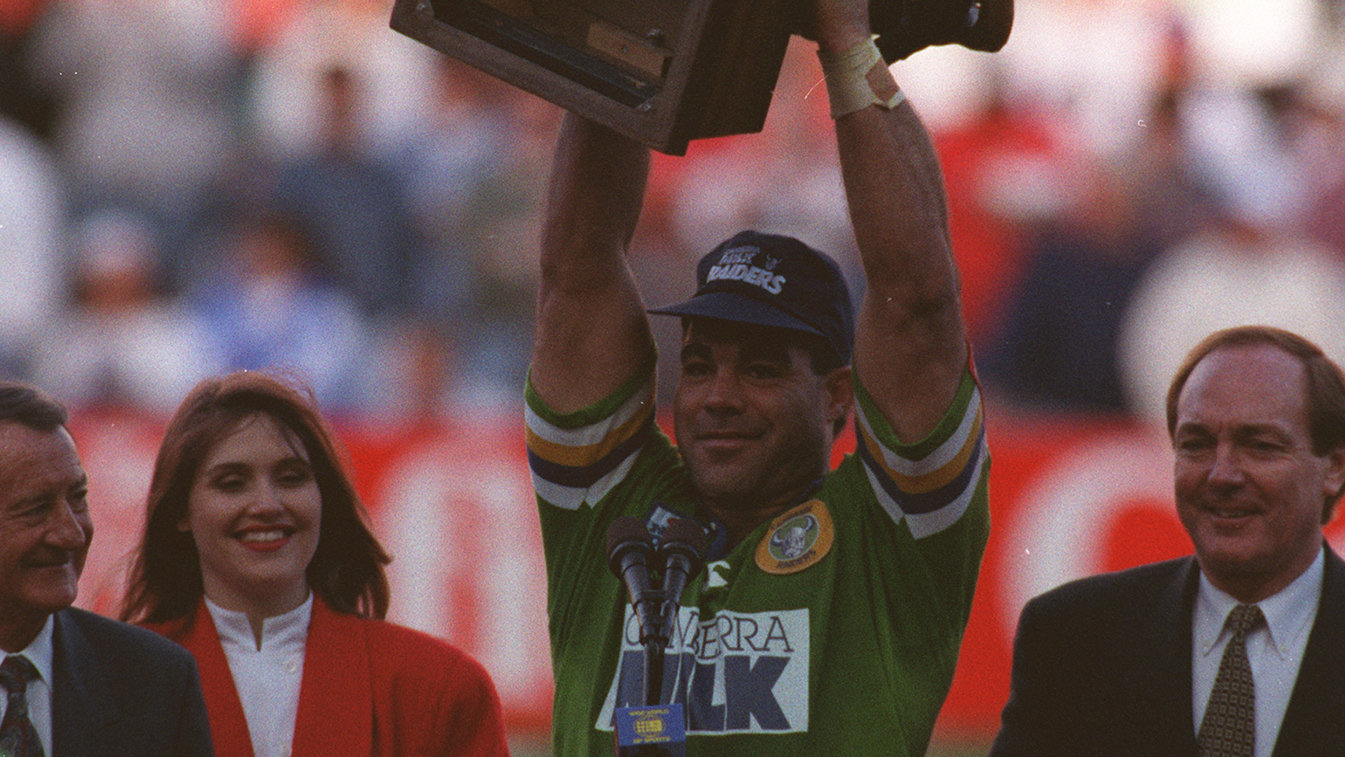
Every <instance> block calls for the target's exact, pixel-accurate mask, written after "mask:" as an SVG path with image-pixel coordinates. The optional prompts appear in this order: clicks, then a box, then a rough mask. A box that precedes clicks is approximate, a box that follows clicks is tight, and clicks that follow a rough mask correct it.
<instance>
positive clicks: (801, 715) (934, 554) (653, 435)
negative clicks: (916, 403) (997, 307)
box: [526, 371, 989, 757]
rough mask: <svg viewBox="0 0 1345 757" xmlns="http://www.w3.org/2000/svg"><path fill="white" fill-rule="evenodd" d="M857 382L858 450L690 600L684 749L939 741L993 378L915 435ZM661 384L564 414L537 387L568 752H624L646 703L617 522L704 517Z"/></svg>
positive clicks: (552, 616)
mask: <svg viewBox="0 0 1345 757" xmlns="http://www.w3.org/2000/svg"><path fill="white" fill-rule="evenodd" d="M855 389H856V400H857V402H856V427H857V428H856V434H857V438H858V444H857V448H856V452H855V453H854V454H851V455H847V456H846V458H845V459H844V461H843V462H842V463H841V464H840V465H839V466H838V467H837V468H836V469H835V470H834V471H832V472H831V473H830V474H828V475H827V476H826V478H825V479H824V480H823V482H822V484H821V486H820V488H818V489H817V490H815V491H814V492H812V493H811V494H810V495H809V497H808V499H807V501H805V502H801V503H799V504H798V505H797V506H795V507H793V508H791V509H790V510H788V511H786V512H785V513H783V514H782V515H781V516H780V517H778V518H776V519H775V520H774V521H772V522H771V523H768V524H763V525H761V526H760V527H759V528H757V530H756V531H755V532H753V533H752V534H751V535H750V536H748V537H747V538H746V539H744V540H743V541H742V542H741V543H740V544H738V545H736V546H733V547H732V549H730V550H728V551H727V553H726V554H722V555H712V556H711V557H712V559H711V561H710V562H709V563H708V564H707V566H706V570H705V571H704V572H702V573H701V575H700V576H699V577H698V578H697V579H696V580H695V581H693V582H692V583H691V584H690V585H688V586H687V588H686V590H685V592H684V593H683V597H682V610H681V615H680V617H679V618H678V623H677V632H676V634H675V638H674V639H673V640H671V641H670V643H669V647H668V651H667V654H666V659H665V668H664V676H663V690H664V697H663V701H677V702H682V703H683V704H684V712H685V714H686V718H687V724H686V726H687V755H689V756H695V755H707V754H731V755H745V756H747V757H751V756H753V755H761V756H762V757H781V755H791V754H796V755H813V754H824V753H825V752H824V751H823V750H830V752H831V753H832V754H836V755H847V756H848V755H911V756H915V755H923V754H924V753H925V750H926V747H927V745H928V742H929V737H930V732H931V731H932V729H933V726H934V721H935V718H936V717H937V715H938V712H939V708H940V706H941V705H942V703H943V700H944V698H945V697H946V696H947V693H948V687H949V685H950V683H951V680H952V676H953V670H954V667H955V665H956V662H957V654H958V647H959V645H960V643H961V639H962V632H963V629H964V628H965V626H966V622H967V616H968V613H969V611H970V608H971V600H972V593H973V590H974V588H975V583H976V574H977V570H978V568H979V565H980V560H981V555H982V553H983V551H984V548H985V542H986V537H987V535H988V532H989V510H988V507H987V502H986V500H987V495H986V479H987V477H988V474H989V454H988V450H987V447H986V440H985V430H984V419H983V416H982V409H981V398H980V391H979V389H978V387H977V385H976V382H975V379H974V377H973V376H972V374H971V372H970V371H968V372H967V373H966V374H965V376H964V378H963V380H962V384H961V386H960V388H959V390H958V393H957V397H956V399H955V400H954V402H953V404H952V407H950V408H949V410H948V412H947V413H946V415H945V416H944V418H943V420H942V421H941V422H940V424H939V426H938V428H937V429H935V431H934V432H933V433H932V434H931V435H930V436H929V437H928V438H927V439H925V440H923V441H921V442H919V443H916V444H911V445H902V444H899V443H898V442H897V439H896V436H895V434H894V433H893V432H892V430H891V428H890V427H889V426H888V424H887V422H886V421H885V420H884V419H883V417H882V416H881V414H880V413H879V412H878V411H877V408H876V406H875V405H874V403H873V401H872V399H871V398H870V397H869V396H868V394H867V393H866V392H865V391H864V388H863V386H862V384H861V382H860V381H859V379H858V377H856V380H855ZM653 390H654V384H653V375H652V371H651V372H649V373H646V374H644V375H641V376H640V377H638V378H637V379H635V380H633V381H631V382H630V383H629V384H627V385H626V386H623V387H621V388H620V389H619V390H618V391H617V392H615V393H614V394H613V395H612V396H611V397H609V398H607V399H606V400H604V401H603V402H600V403H598V404H597V405H595V406H593V407H591V408H588V409H586V410H583V411H580V412H577V413H572V414H567V415H562V414H558V413H555V412H553V411H551V410H550V409H548V408H547V407H545V406H544V405H543V404H542V403H541V401H540V400H539V399H538V397H537V395H536V393H535V392H534V391H533V390H532V388H531V386H529V387H528V389H527V406H526V414H527V438H528V458H529V464H530V466H531V469H532V477H533V483H534V486H535V488H536V490H537V498H538V508H539V510H540V518H541V524H542V535H543V541H544V544H545V552H546V566H547V611H548V617H549V623H548V627H549V633H550V639H551V658H552V665H553V672H554V676H555V681H556V693H555V702H554V705H553V718H554V724H553V746H554V749H555V754H556V755H559V756H562V757H568V756H570V755H595V756H596V755H604V756H610V755H612V754H613V753H614V747H613V743H614V742H613V737H612V712H613V709H614V708H616V707H621V706H629V705H640V704H643V702H642V701H641V698H642V695H643V684H642V676H643V672H642V670H641V663H642V659H643V650H642V648H641V647H640V645H639V643H638V630H637V624H636V622H635V620H634V618H633V613H632V612H631V610H630V605H629V602H628V600H627V597H626V594H625V589H624V588H623V586H622V585H621V583H620V582H619V581H618V580H617V579H616V578H615V577H614V576H613V575H612V574H611V573H610V572H609V570H608V567H607V563H606V554H605V541H606V532H607V527H608V526H609V525H610V524H611V522H612V521H613V520H614V519H616V518H617V517H620V516H624V515H633V516H637V517H640V518H642V519H644V520H645V521H646V522H647V523H649V525H650V528H651V530H652V531H654V532H655V533H656V534H657V533H658V531H659V530H660V527H661V525H662V524H663V523H666V520H667V518H669V517H672V516H678V517H695V516H696V515H697V514H698V513H697V509H696V505H695V497H694V494H693V492H692V490H691V488H690V485H689V483H688V480H687V475H686V472H685V470H684V468H683V465H682V461H681V458H680V457H679V455H678V453H677V450H676V448H675V447H674V446H673V445H672V444H671V442H670V441H669V439H668V438H667V437H666V436H665V435H664V434H663V433H662V432H661V431H660V430H659V429H658V428H657V427H656V426H655V425H654V419H653ZM700 520H701V522H702V523H703V524H704V523H705V522H706V516H704V515H703V514H701V518H700ZM715 557H718V559H714V558H715Z"/></svg>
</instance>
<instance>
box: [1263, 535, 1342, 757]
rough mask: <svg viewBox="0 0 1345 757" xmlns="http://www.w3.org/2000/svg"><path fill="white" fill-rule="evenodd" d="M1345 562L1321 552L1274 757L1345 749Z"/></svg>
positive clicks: (1289, 756)
mask: <svg viewBox="0 0 1345 757" xmlns="http://www.w3.org/2000/svg"><path fill="white" fill-rule="evenodd" d="M1343 691H1345V562H1342V561H1341V559H1340V558H1339V557H1338V556H1336V553H1335V552H1333V551H1332V550H1331V548H1330V547H1327V548H1326V567H1325V570H1324V571H1323V574H1322V598H1321V601H1320V602H1319V603H1318V606H1317V618H1316V620H1314V621H1313V624H1312V632H1311V633H1310V634H1309V636H1308V645H1307V649H1306V650H1304V653H1303V662H1302V663H1301V664H1300V666H1299V669H1298V680H1297V681H1296V682H1295V683H1294V691H1293V694H1292V695H1291V696H1290V697H1289V707H1288V709H1287V710H1286V711H1285V713H1284V722H1283V723H1282V724H1281V725H1280V735H1279V738H1278V739H1277V740H1276V741H1275V752H1274V755H1275V757H1297V755H1304V754H1328V753H1336V752H1338V750H1340V749H1342V745H1343V744H1345V726H1343V725H1342V719H1341V717H1340V712H1341V706H1342V696H1341V695H1342V692H1343Z"/></svg>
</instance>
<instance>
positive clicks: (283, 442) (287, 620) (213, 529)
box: [122, 371, 508, 757]
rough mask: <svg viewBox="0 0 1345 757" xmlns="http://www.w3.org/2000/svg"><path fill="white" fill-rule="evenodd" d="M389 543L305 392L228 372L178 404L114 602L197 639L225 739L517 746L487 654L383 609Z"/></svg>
mask: <svg viewBox="0 0 1345 757" xmlns="http://www.w3.org/2000/svg"><path fill="white" fill-rule="evenodd" d="M388 561H389V558H388V556H387V553H386V552H384V551H383V548H382V547H381V546H380V545H379V543H378V541H377V540H376V539H375V538H374V536H373V534H372V532H371V531H370V529H369V526H368V518H367V515H366V513H365V510H364V507H363V505H362V504H361V503H360V500H359V497H358V496H357V495H356V493H355V490H354V487H353V486H352V485H351V482H350V478H349V476H348V475H347V474H346V472H345V469H344V467H343V464H342V461H341V459H340V457H339V455H338V452H337V449H336V446H335V441H334V438H333V436H332V434H331V433H330V431H329V429H328V427H327V424H326V423H325V422H324V421H323V419H322V418H321V416H320V415H319V414H318V412H317V410H316V409H315V406H314V403H313V401H312V400H311V398H310V397H309V396H307V395H306V394H305V392H303V391H301V390H300V389H297V388H295V387H292V386H290V385H289V384H288V383H286V382H285V381H282V380H280V379H279V378H277V377H274V376H270V375H267V374H263V373H258V372H255V371H242V372H238V373H232V374H229V375H226V376H222V377H219V378H213V379H207V380H206V381H203V382H201V384H199V385H197V387H196V388H195V389H193V390H192V392H191V393H190V394H189V395H188V396H187V398H186V399H185V400H184V401H183V403H182V405H181V407H179V408H178V410H177V412H176V413H175V414H174V416H173V418H172V419H171V420H170V421H169V424H168V429H167V430H166V431H165V433H164V439H163V442H162V444H161V446H160V448H159V454H158V457H157V459H156V461H155V464H154V473H153V477H152V480H151V483H150V491H149V497H148V511H147V515H146V520H145V531H144V536H143V538H142V540H141V544H140V548H139V550H138V552H137V554H136V556H135V560H134V563H133V566H132V570H131V579H130V584H129V586H128V591H127V594H126V600H125V603H124V606H123V610H122V617H123V618H124V619H127V620H130V621H132V622H137V623H141V624H142V625H145V626H148V627H149V628H152V629H154V630H156V631H158V632H160V633H162V634H164V635H165V636H168V637H169V638H171V639H173V640H175V641H177V642H178V643H180V644H182V645H183V646H185V647H186V648H187V649H189V650H190V651H191V652H192V654H193V655H195V657H196V661H197V664H198V665H199V667H200V671H201V687H202V689H203V691H204V693H205V699H206V708H207V710H208V713H209V717H210V728H211V733H212V737H213V740H214V744H215V754H216V755H219V756H220V757H289V756H291V755H292V756H293V757H303V756H305V755H312V756H314V757H327V756H328V755H343V756H345V755H371V756H373V757H394V756H395V757H411V756H414V755H469V756H473V757H474V756H476V755H482V756H483V757H484V756H490V757H494V756H495V755H508V747H507V745H506V743H505V737H504V726H503V720H502V715H501V709H500V701H499V697H498V695H497V694H496V692H495V687H494V685H493V684H492V682H491V680H490V677H489V675H487V673H486V671H485V669H484V668H483V667H482V666H481V665H480V664H479V663H478V662H477V661H475V660H473V659H472V658H470V657H468V656H467V655H466V654H464V653H463V652H462V651H460V650H458V649H457V648H455V647H453V646H451V645H449V644H447V643H446V642H444V641H442V640H439V639H437V638H434V637H432V636H429V635H427V634H423V633H420V632H418V631H413V630H411V629H408V628H403V627H401V626H396V625H393V624H391V623H387V622H385V621H383V620H382V618H383V617H384V615H386V613H387V609H388V583H387V579H386V577H385V576H384V572H383V566H384V565H385V564H387V562H388Z"/></svg>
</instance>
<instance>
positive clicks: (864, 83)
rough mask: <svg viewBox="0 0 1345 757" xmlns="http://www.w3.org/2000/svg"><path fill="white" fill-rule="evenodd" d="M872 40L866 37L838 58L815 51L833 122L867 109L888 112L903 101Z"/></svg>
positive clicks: (819, 49)
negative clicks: (819, 63)
mask: <svg viewBox="0 0 1345 757" xmlns="http://www.w3.org/2000/svg"><path fill="white" fill-rule="evenodd" d="M873 40H874V37H869V38H868V39H866V40H864V41H863V42H859V43H857V44H856V45H855V46H854V47H851V48H850V49H849V50H846V51H845V52H843V53H840V54H838V55H830V54H828V53H825V52H823V51H822V49H821V48H818V51H817V59H818V60H819V61H821V63H822V74H823V75H824V76H825V77H826V79H827V98H828V99H829V100H830V101H831V117H832V118H840V117H841V116H844V115H847V114H850V113H854V112H856V111H860V110H863V109H865V108H867V107H869V106H870V105H877V106H878V107H880V108H883V109H886V110H891V109H893V108H895V107H897V105H898V104H899V103H900V102H901V101H902V100H905V99H906V95H904V94H902V92H901V90H900V89H899V88H898V87H897V81H896V80H895V79H893V78H892V72H891V71H890V70H889V69H888V67H887V62H886V61H884V60H883V54H882V53H880V52H878V45H877V44H875V43H874V41H873Z"/></svg>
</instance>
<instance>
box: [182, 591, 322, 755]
mask: <svg viewBox="0 0 1345 757" xmlns="http://www.w3.org/2000/svg"><path fill="white" fill-rule="evenodd" d="M205 604H206V609H207V610H209V611H210V617H211V618H212V619H214V621H215V632H216V633H218V634H219V639H220V644H221V646H223V647H224V657H225V658H226V659H227V660H228V661H229V672H230V673H231V674H232V675H233V679H234V688H235V689H237V690H238V698H239V700H241V701H242V703H243V716H244V717H245V718H246V719H247V723H248V736H249V737H250V738H251V740H252V752H253V754H254V755H255V757H289V754H290V749H291V746H292V745H293V743H294V719H295V717H296V716H297V715H298V713H299V685H300V684H301V683H302V682H303V677H304V647H305V645H306V644H307V643H308V622H309V619H310V618H311V616H312V612H313V595H312V593H311V592H310V593H309V595H308V599H307V600H305V601H304V603H303V604H301V605H299V606H298V607H296V608H295V609H293V610H290V611H289V612H287V613H285V614H284V615H277V616H275V617H272V618H266V619H265V620H264V621H262V640H261V646H260V647H258V646H257V640H256V637H255V636H254V635H253V633H252V624H251V623H249V622H248V617H247V615H246V614H244V613H241V612H233V611H232V610H226V609H224V608H223V607H220V606H219V605H217V604H215V603H213V602H211V601H210V600H209V599H208V598H207V599H206V601H205Z"/></svg>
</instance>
